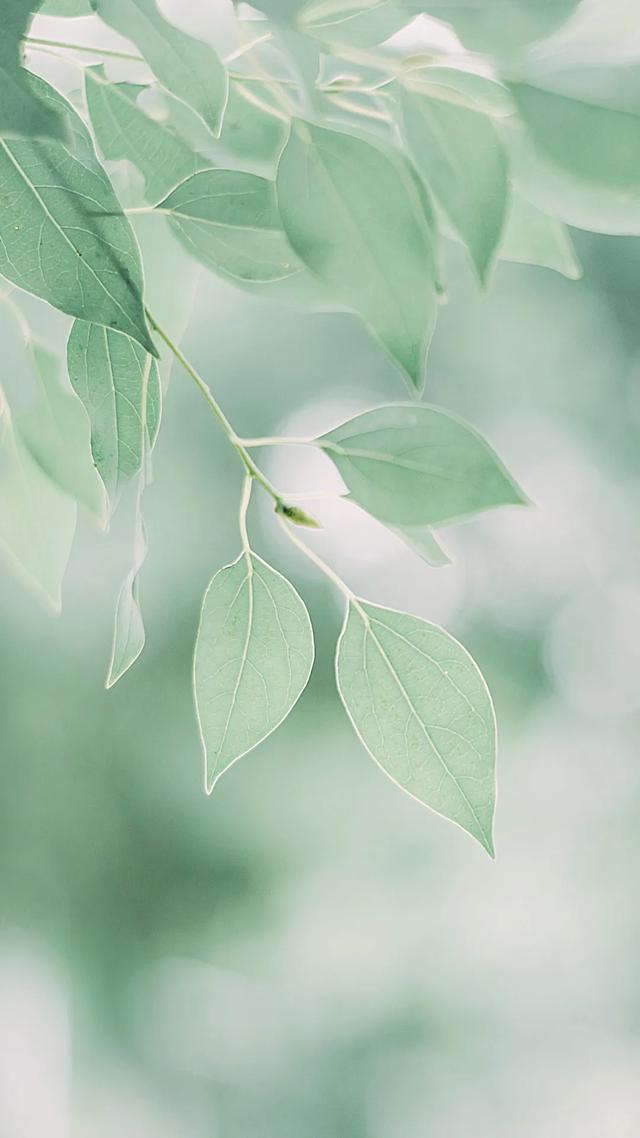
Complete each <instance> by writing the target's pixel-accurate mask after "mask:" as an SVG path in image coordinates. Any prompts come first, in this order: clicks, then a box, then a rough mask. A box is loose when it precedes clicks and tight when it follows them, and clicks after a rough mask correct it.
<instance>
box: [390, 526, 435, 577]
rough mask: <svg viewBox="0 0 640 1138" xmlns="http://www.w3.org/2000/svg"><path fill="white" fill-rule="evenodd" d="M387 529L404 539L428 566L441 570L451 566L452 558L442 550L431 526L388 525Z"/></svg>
mask: <svg viewBox="0 0 640 1138" xmlns="http://www.w3.org/2000/svg"><path fill="white" fill-rule="evenodd" d="M387 528H388V529H390V530H391V532H392V533H395V534H396V535H397V536H398V537H400V538H402V540H403V541H404V542H405V543H406V544H407V545H408V546H409V548H410V549H413V551H414V553H417V554H418V557H421V558H422V560H423V561H426V562H427V565H432V566H433V568H434V569H440V568H442V566H443V565H450V564H451V558H450V557H449V555H448V553H447V552H446V551H445V550H444V549H443V548H442V546H441V545H440V542H439V541H438V539H437V538H436V537H435V535H434V532H433V530H432V529H430V528H429V526H407V525H404V526H392V525H389V524H388V523H387Z"/></svg>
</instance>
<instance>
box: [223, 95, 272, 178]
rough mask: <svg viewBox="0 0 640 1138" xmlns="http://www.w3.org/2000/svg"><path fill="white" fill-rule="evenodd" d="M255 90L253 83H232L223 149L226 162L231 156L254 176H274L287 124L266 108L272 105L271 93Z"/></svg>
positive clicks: (224, 122)
mask: <svg viewBox="0 0 640 1138" xmlns="http://www.w3.org/2000/svg"><path fill="white" fill-rule="evenodd" d="M255 88H256V84H255V83H253V82H243V81H242V80H240V79H234V80H233V81H232V82H231V85H230V87H229V100H228V102H227V109H226V111H225V113H224V119H223V120H222V130H221V132H220V147H221V149H222V152H223V155H226V158H227V163H228V159H229V157H231V156H235V157H236V158H237V159H238V160H239V161H241V162H242V165H243V167H246V168H249V169H252V170H253V172H254V173H257V174H269V175H274V174H275V171H276V166H277V164H278V158H279V157H280V154H281V152H282V148H283V146H284V144H285V142H286V141H287V134H288V129H289V128H288V123H286V122H284V121H283V119H282V118H281V117H280V114H278V115H273V114H270V113H269V112H268V111H265V110H264V109H263V106H264V105H265V104H266V106H269V105H270V103H269V102H268V99H269V97H270V96H269V91H268V90H266V91H264V92H263V91H262V90H259V91H258V92H256V90H255ZM271 98H272V97H271ZM227 163H224V164H227Z"/></svg>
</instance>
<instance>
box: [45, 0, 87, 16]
mask: <svg viewBox="0 0 640 1138" xmlns="http://www.w3.org/2000/svg"><path fill="white" fill-rule="evenodd" d="M40 11H41V13H42V15H43V16H71V17H76V16H90V15H91V14H92V12H93V8H92V7H91V3H90V0H44V4H43V5H42V7H41V9H40Z"/></svg>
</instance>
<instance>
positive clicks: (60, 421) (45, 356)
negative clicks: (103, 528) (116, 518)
mask: <svg viewBox="0 0 640 1138" xmlns="http://www.w3.org/2000/svg"><path fill="white" fill-rule="evenodd" d="M29 355H30V357H31V361H32V364H33V370H34V372H35V375H36V378H37V380H38V399H37V401H36V403H35V404H34V406H32V407H30V408H29V409H28V410H27V411H23V412H21V413H20V414H19V415H17V416H16V420H15V428H16V431H17V432H18V434H19V436H20V438H21V440H22V442H23V443H24V445H25V446H26V447H27V449H28V450H29V452H30V454H31V456H32V458H34V459H35V461H36V462H37V463H38V465H39V466H40V468H41V470H42V471H43V473H44V474H46V475H47V477H48V478H50V479H51V481H52V482H54V483H55V485H56V486H57V487H58V488H59V489H60V490H62V491H63V493H65V494H68V495H69V496H70V497H71V498H72V499H73V500H74V501H76V502H78V503H79V504H80V505H82V506H84V507H85V509H87V510H88V511H89V513H90V514H92V516H93V517H94V518H95V519H96V520H97V521H98V522H99V523H100V524H101V525H103V524H104V522H105V520H106V512H105V496H104V490H103V488H102V485H101V483H100V479H99V478H98V475H97V473H96V469H95V467H94V465H93V462H92V461H91V446H90V438H89V421H88V419H87V416H86V414H85V411H84V410H83V408H82V404H81V403H80V400H79V399H78V398H77V396H76V395H73V394H72V393H71V392H70V391H65V390H64V388H63V387H62V386H61V385H60V383H59V380H58V375H59V370H60V368H59V361H58V359H57V357H56V356H54V355H53V354H52V353H51V352H49V351H48V350H47V349H46V348H43V347H41V346H40V344H31V345H30V347H29Z"/></svg>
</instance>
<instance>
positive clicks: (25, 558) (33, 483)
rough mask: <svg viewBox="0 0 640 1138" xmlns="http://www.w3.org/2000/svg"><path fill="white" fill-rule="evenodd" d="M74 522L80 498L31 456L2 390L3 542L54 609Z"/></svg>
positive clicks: (0, 515)
mask: <svg viewBox="0 0 640 1138" xmlns="http://www.w3.org/2000/svg"><path fill="white" fill-rule="evenodd" d="M75 526H76V506H75V503H74V502H72V501H71V500H70V498H69V497H67V495H66V494H62V493H61V492H60V490H58V488H57V487H56V486H55V485H54V484H53V482H51V480H50V479H49V478H48V477H47V475H46V474H44V472H43V471H42V469H41V468H40V466H39V465H38V463H37V462H36V461H35V460H34V459H33V458H32V457H31V455H30V453H29V451H28V450H27V448H26V447H25V445H24V444H23V442H22V441H21V439H20V438H19V436H18V435H17V433H16V432H15V431H14V428H13V424H12V422H11V418H10V415H9V410H8V408H7V406H6V404H5V403H4V400H3V397H2V394H1V393H0V547H2V548H3V549H4V551H5V553H6V555H7V557H8V559H9V561H10V563H11V564H12V565H13V566H14V567H15V568H16V569H17V571H18V572H19V573H20V574H21V575H23V576H25V577H26V579H27V580H28V581H29V583H30V584H31V585H32V586H33V587H34V588H35V589H36V592H37V593H38V595H39V596H40V598H41V599H42V600H44V601H45V603H46V604H47V605H48V606H49V607H50V608H52V609H53V610H54V611H55V612H59V611H60V608H61V605H62V579H63V577H64V573H65V570H66V567H67V562H68V560H69V554H70V552H71V545H72V542H73V535H74V533H75Z"/></svg>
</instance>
